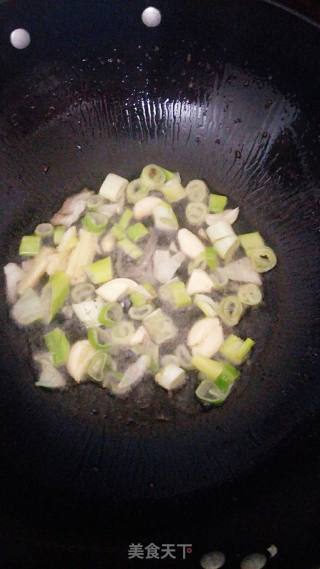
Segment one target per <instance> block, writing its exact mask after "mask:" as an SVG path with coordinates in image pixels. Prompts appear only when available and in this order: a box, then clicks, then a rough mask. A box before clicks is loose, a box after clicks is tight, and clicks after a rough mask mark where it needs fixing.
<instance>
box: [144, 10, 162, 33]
mask: <svg viewBox="0 0 320 569" xmlns="http://www.w3.org/2000/svg"><path fill="white" fill-rule="evenodd" d="M141 19H142V21H143V23H144V25H145V26H147V27H148V28H155V27H157V26H159V24H160V23H161V12H160V10H158V8H155V7H154V6H148V8H145V9H144V10H143V12H142V14H141Z"/></svg>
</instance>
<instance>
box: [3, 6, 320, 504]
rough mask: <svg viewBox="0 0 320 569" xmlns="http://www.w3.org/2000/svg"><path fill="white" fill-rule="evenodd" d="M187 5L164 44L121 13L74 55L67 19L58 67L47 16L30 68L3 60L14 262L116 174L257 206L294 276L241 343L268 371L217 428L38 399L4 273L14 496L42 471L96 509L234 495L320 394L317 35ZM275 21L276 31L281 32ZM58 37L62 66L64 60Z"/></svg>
mask: <svg viewBox="0 0 320 569" xmlns="http://www.w3.org/2000/svg"><path fill="white" fill-rule="evenodd" d="M58 4H59V3H58ZM71 4H72V2H71ZM138 4H139V3H138ZM174 4H175V6H174V7H172V6H171V7H170V5H169V4H164V7H163V10H164V16H165V17H164V19H163V24H162V26H161V27H160V28H159V29H157V30H147V29H144V28H143V27H142V24H140V21H139V17H138V16H139V10H138V8H139V6H136V7H135V8H134V9H132V11H131V12H130V14H126V26H127V28H126V29H129V30H130V33H126V42H125V45H124V44H123V43H122V42H121V43H120V44H119V36H118V34H117V26H118V24H119V22H122V18H123V12H121V13H120V11H118V9H117V8H110V12H109V13H107V11H106V12H101V10H100V9H98V8H97V9H96V11H94V12H91V11H92V10H93V7H92V6H91V7H90V6H87V7H86V8H87V10H88V11H89V13H88V14H84V13H83V12H81V10H82V9H81V8H80V9H79V10H80V15H81V13H82V16H83V17H84V18H83V20H81V18H80V15H79V14H78V15H75V14H73V15H72V14H69V16H70V19H69V25H70V26H71V25H73V24H74V25H75V26H78V28H77V29H78V31H79V33H78V39H77V38H75V37H73V39H72V41H71V46H70V44H69V45H68V44H67V42H66V39H65V38H64V32H65V31H66V30H65V28H64V26H65V25H66V24H65V22H64V19H62V18H61V13H60V12H59V11H58V9H57V8H56V11H55V9H54V8H52V11H53V12H52V13H51V16H52V19H53V20H52V21H53V22H55V23H56V28H55V32H52V33H55V34H56V36H55V37H50V32H49V31H48V30H47V32H48V33H49V38H47V41H46V42H45V45H46V48H45V49H44V50H43V55H42V54H40V51H41V49H40V46H41V42H42V40H44V37H43V36H44V32H43V29H42V28H41V22H42V24H43V19H42V16H41V13H40V11H39V14H38V16H39V21H38V22H37V24H36V25H35V24H34V36H35V38H34V44H35V47H34V51H31V53H30V56H29V55H28V53H27V52H26V53H25V54H20V55H19V61H17V59H16V58H17V57H18V56H17V55H16V54H15V53H11V52H10V53H9V52H8V54H7V52H6V50H5V54H4V55H8V57H10V58H11V59H12V61H13V63H12V66H13V67H12V77H10V78H8V77H7V78H6V83H5V85H4V87H3V93H2V101H5V104H6V113H5V116H2V117H1V119H0V137H1V140H2V145H3V154H2V156H1V159H0V160H1V178H2V180H1V188H2V190H1V196H0V200H1V210H2V212H3V214H2V218H1V227H0V236H1V243H2V248H1V263H5V262H6V261H7V260H9V259H12V256H13V255H14V254H15V252H16V251H17V246H18V242H19V238H20V236H21V234H23V233H28V232H29V231H32V230H33V228H34V226H35V224H36V223H38V222H39V221H42V220H43V221H45V220H46V219H49V218H50V216H51V215H52V213H53V212H54V211H55V210H57V208H58V206H59V205H60V203H61V202H62V201H63V199H64V198H65V196H67V195H69V194H71V193H72V192H76V191H78V190H79V189H81V188H82V187H83V186H89V187H90V188H92V189H94V190H97V189H98V187H99V184H100V183H101V182H102V180H103V178H104V176H105V175H106V173H108V172H110V171H112V172H116V173H119V174H120V175H123V176H126V177H128V178H133V177H135V176H136V175H137V174H138V173H139V171H140V170H141V168H142V167H143V166H144V165H145V164H147V163H150V162H155V163H159V164H161V165H163V166H165V167H166V168H169V169H173V170H178V171H180V172H181V174H182V178H183V181H184V182H187V181H188V180H189V179H192V178H195V177H196V178H204V179H205V180H206V181H207V182H208V184H209V187H211V188H212V189H214V190H216V191H217V192H222V193H224V194H227V195H228V196H229V198H230V203H232V204H233V205H239V206H240V211H241V217H242V218H243V219H244V220H245V221H244V225H243V229H247V228H256V229H257V230H259V231H260V232H261V234H262V235H263V236H264V237H265V239H266V242H268V243H270V246H271V247H273V248H274V250H275V251H276V253H277V255H278V260H279V264H278V267H277V269H276V270H275V271H273V272H272V274H270V275H267V276H266V279H265V295H266V302H265V306H264V308H263V309H262V310H261V311H259V312H257V313H255V312H254V311H253V312H252V313H251V315H250V316H247V317H246V319H245V322H244V323H243V325H241V327H239V331H240V333H243V334H247V333H250V335H252V336H253V337H254V338H255V339H256V341H257V348H256V349H255V354H254V357H253V359H252V363H251V365H250V366H247V367H245V368H244V369H243V372H242V376H241V380H240V382H239V384H238V386H237V387H236V389H235V391H234V393H233V394H232V396H231V398H230V400H228V402H227V404H226V405H225V406H224V407H223V408H221V409H217V410H214V411H212V412H211V413H203V412H199V407H198V405H196V404H195V403H194V402H192V403H190V404H189V403H188V402H186V400H187V399H188V398H190V399H192V395H191V392H192V389H190V390H188V389H186V391H185V392H184V393H182V392H181V393H180V394H177V395H175V396H174V398H172V399H168V397H167V394H166V393H164V392H162V391H160V390H156V391H155V390H153V389H150V393H147V394H146V393H145V392H144V394H143V396H141V397H140V396H139V388H138V390H137V393H135V394H134V395H133V399H129V400H128V401H126V402H122V401H116V400H112V399H110V398H109V396H108V395H107V393H105V392H103V391H100V390H97V389H96V388H95V387H94V386H91V385H90V384H88V385H83V386H81V388H80V389H79V388H74V389H72V388H71V389H70V390H69V391H67V392H66V393H46V392H42V391H40V390H36V389H35V388H34V386H33V382H34V374H33V370H32V366H31V364H30V353H29V348H28V345H27V343H26V336H25V334H24V333H22V332H18V331H17V329H16V327H15V326H14V325H13V324H12V323H11V322H10V321H9V320H8V309H7V307H6V305H5V302H4V300H3V297H4V284H3V276H2V274H1V286H2V289H1V290H2V298H1V309H0V310H1V312H0V316H1V329H2V342H1V352H0V356H1V368H2V383H3V391H2V397H3V399H4V401H5V402H7V404H8V405H9V403H10V411H9V419H10V429H9V431H10V433H11V436H15V439H16V441H17V443H16V444H17V446H16V448H15V451H14V452H13V451H10V452H9V453H8V457H7V458H8V464H9V468H8V472H9V471H10V468H11V469H12V471H10V476H12V477H13V478H12V480H14V479H15V476H16V475H15V474H14V473H16V472H17V470H19V469H20V471H21V470H22V471H23V472H25V473H26V474H27V473H29V474H30V473H32V479H33V484H34V485H37V483H39V484H40V486H41V485H43V484H44V480H45V485H46V486H47V487H51V488H59V491H61V492H62V491H65V492H68V491H70V494H69V496H71V494H72V496H74V500H75V501H76V500H78V501H79V503H80V504H81V503H82V501H83V502H86V503H89V502H90V501H91V503H96V502H97V501H98V500H101V501H102V502H101V503H104V502H103V500H105V499H106V498H108V497H110V496H113V498H115V497H121V498H126V499H132V498H140V497H143V498H149V497H156V498H159V497H163V496H171V495H177V494H181V493H186V492H188V491H195V490H196V489H198V488H200V487H202V488H203V487H207V486H208V487H209V486H213V485H219V484H221V483H222V482H223V481H225V480H227V479H230V478H233V477H235V476H236V474H237V473H238V472H240V471H244V470H246V469H248V467H249V466H251V465H253V464H255V463H257V462H258V461H259V460H261V458H262V457H266V456H267V455H268V452H269V451H270V450H271V449H272V448H273V447H274V446H275V445H276V444H277V443H278V442H279V441H280V440H281V439H283V438H284V437H285V436H286V434H288V433H289V432H290V430H291V429H292V428H293V427H294V425H295V424H296V423H297V422H298V420H299V421H301V418H302V416H304V415H306V414H307V413H308V412H309V411H310V409H311V408H312V407H313V406H314V405H315V397H316V395H319V386H317V385H315V384H314V383H313V384H312V390H311V388H310V385H311V371H312V369H313V368H312V365H313V357H314V349H313V346H314V342H315V335H314V329H315V328H314V327H315V324H314V316H315V312H316V301H317V296H318V277H319V267H318V266H317V264H316V263H315V258H316V254H317V241H316V236H315V235H316V234H315V227H316V225H317V223H318V220H317V218H316V216H315V213H314V204H315V196H316V187H317V186H316V184H317V180H318V176H319V173H320V172H319V167H318V164H317V161H316V159H315V156H316V154H317V151H318V150H319V140H318V133H317V128H316V124H317V122H316V118H319V110H318V104H317V101H316V100H314V99H313V95H312V90H311V82H312V83H313V89H314V90H315V92H316V87H318V86H319V85H318V83H319V81H320V79H319V77H320V75H319V73H318V74H317V77H315V76H314V74H313V71H314V69H317V70H318V67H319V63H318V61H315V59H314V57H313V59H312V61H310V60H308V61H307V62H306V58H305V53H306V50H307V51H308V49H309V46H311V44H312V43H315V42H316V43H317V44H318V43H319V40H318V35H317V34H316V32H315V31H314V32H312V31H310V29H309V28H308V27H307V24H302V23H298V20H297V21H296V20H295V18H294V17H293V16H290V15H289V14H285V13H284V12H283V13H281V12H280V11H277V10H276V8H275V7H272V6H270V5H265V4H262V3H261V4H260V7H259V9H257V2H253V1H247V2H245V3H244V7H242V10H243V9H244V10H246V8H247V11H246V12H245V13H246V16H245V17H244V16H243V14H244V12H243V11H242V12H241V11H240V9H239V7H238V6H237V2H235V1H228V2H218V3H216V4H214V5H213V4H212V3H210V2H205V3H203V7H202V9H203V12H202V13H201V15H200V14H199V13H197V14H194V12H193V8H192V7H191V3H189V2H187V3H182V2H177V3H174ZM253 7H254V8H255V10H253V9H252V10H251V8H253ZM66 9H67V11H68V10H69V8H66ZM33 10H34V12H36V11H37V10H38V3H35V7H34V8H33ZM39 10H40V8H39ZM99 10H100V11H99ZM276 12H277V18H278V20H277V26H276V27H275V28H272V27H271V26H266V25H265V22H266V21H269V22H271V19H272V17H274V15H275V13H276ZM30 17H31V16H30ZM191 17H192V22H193V26H192V27H191V29H190V28H188V22H189V21H190V18H191ZM90 18H91V20H92V21H91V23H90V24H89V23H88V22H89V21H90ZM112 18H113V20H112ZM173 18H174V19H175V21H176V20H177V18H179V26H178V27H175V26H174V24H173V21H172V19H173ZM101 19H102V21H103V23H104V26H103V25H102V23H101V21H100V20H101ZM110 19H111V20H112V21H113V22H114V25H113V26H111V25H110V22H109V20H110ZM84 20H86V21H84ZM204 20H205V21H206V22H207V25H206V26H205V28H204V27H203V21H204ZM95 24H96V26H95ZM43 25H44V24H43ZM121 25H122V26H123V25H124V24H121ZM53 27H54V26H53ZM93 28H95V34H94V37H92V34H91V36H90V30H91V32H92V29H93ZM187 28H188V32H186V30H187ZM297 28H298V30H299V33H297ZM41 30H42V31H41ZM212 30H214V31H212ZM37 32H39V37H38V39H37ZM173 32H175V33H174V34H173ZM301 34H305V43H304V54H303V53H301V51H299V49H300V48H301V45H302V43H303V39H302V38H301ZM308 34H309V35H308ZM312 34H313V35H312ZM309 36H310V37H309ZM80 38H82V40H83V42H81V40H80ZM50 39H51V40H52V42H53V41H54V40H55V41H59V51H55V50H54V48H53V47H51V48H49V47H48V46H47V43H50ZM37 42H38V43H37ZM288 44H290V46H291V49H290V50H288V49H287V46H288ZM89 46H90V49H88V47H89ZM30 49H31V48H30ZM310 49H311V47H310ZM28 58H29V59H28ZM293 69H295V73H293ZM315 86H316V87H315ZM301 402H303V403H301ZM23 432H26V433H27V437H26V438H27V440H26V439H25V437H22V436H21V433H23ZM40 433H41V436H40V435H39V434H40ZM7 444H8V445H9V441H8V443H7ZM19 449H20V450H21V449H23V452H18V450H19ZM48 449H50V452H48ZM29 453H30V454H29ZM30 457H32V460H31V458H30ZM198 465H201V468H199V467H198ZM57 466H58V468H57ZM94 468H96V469H97V470H96V475H95V483H94V487H93V486H92V484H91V483H92V476H93V470H92V469H94ZM27 478H28V477H27ZM71 480H73V483H72V484H71ZM150 481H152V485H151V486H150ZM71 486H72V490H71ZM84 488H85V490H84V491H83V489H84ZM79 497H80V498H79ZM78 505H79V504H78ZM79 507H80V506H79Z"/></svg>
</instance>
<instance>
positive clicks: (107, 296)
mask: <svg viewBox="0 0 320 569" xmlns="http://www.w3.org/2000/svg"><path fill="white" fill-rule="evenodd" d="M137 287H138V284H137V283H136V282H135V281H134V280H132V279H126V278H118V279H113V280H112V281H109V282H107V283H106V284H104V285H102V286H100V287H99V288H97V290H96V293H97V294H98V295H99V296H101V297H102V298H103V299H104V300H106V301H107V302H116V301H117V300H119V298H122V297H123V296H125V295H126V294H128V293H129V292H131V291H133V290H134V289H136V288H137Z"/></svg>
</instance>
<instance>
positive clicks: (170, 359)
mask: <svg viewBox="0 0 320 569" xmlns="http://www.w3.org/2000/svg"><path fill="white" fill-rule="evenodd" d="M160 364H161V367H166V366H168V365H174V366H179V365H180V364H179V358H178V357H177V356H175V355H174V354H165V355H164V356H162V357H161V359H160Z"/></svg>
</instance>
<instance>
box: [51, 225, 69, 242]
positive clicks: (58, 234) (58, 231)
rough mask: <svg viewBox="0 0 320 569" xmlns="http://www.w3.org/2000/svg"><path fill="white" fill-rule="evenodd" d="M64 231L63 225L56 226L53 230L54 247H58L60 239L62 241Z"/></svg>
mask: <svg viewBox="0 0 320 569" xmlns="http://www.w3.org/2000/svg"><path fill="white" fill-rule="evenodd" d="M65 231H66V228H65V226H64V225H57V226H56V227H55V228H54V233H53V242H54V244H55V245H59V244H60V242H61V239H62V237H63V235H64V233H65Z"/></svg>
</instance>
